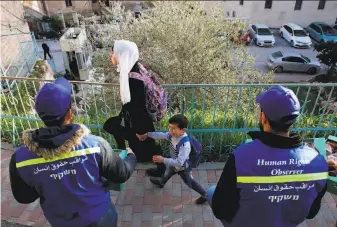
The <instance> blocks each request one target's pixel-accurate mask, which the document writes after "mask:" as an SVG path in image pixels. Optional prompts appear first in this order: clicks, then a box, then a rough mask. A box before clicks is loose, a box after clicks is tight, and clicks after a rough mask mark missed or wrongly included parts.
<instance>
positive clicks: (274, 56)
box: [271, 51, 283, 58]
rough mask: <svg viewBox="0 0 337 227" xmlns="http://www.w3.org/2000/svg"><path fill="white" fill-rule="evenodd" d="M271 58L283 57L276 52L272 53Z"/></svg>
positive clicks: (280, 53)
mask: <svg viewBox="0 0 337 227" xmlns="http://www.w3.org/2000/svg"><path fill="white" fill-rule="evenodd" d="M271 56H273V58H280V57H283V54H282V52H281V51H277V52H275V53H273V54H272V55H271Z"/></svg>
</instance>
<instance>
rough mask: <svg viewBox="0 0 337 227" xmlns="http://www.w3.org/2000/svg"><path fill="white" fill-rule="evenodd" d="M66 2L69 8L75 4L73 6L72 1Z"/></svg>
mask: <svg viewBox="0 0 337 227" xmlns="http://www.w3.org/2000/svg"><path fill="white" fill-rule="evenodd" d="M65 2H66V6H67V7H70V6H73V4H71V0H65Z"/></svg>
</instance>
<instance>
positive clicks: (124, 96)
mask: <svg viewBox="0 0 337 227" xmlns="http://www.w3.org/2000/svg"><path fill="white" fill-rule="evenodd" d="M110 57H111V61H112V63H113V64H114V65H117V67H118V69H117V70H118V71H119V84H120V99H121V102H122V104H123V106H122V110H121V113H120V114H119V116H117V117H112V118H110V119H108V120H107V121H106V122H105V124H104V127H103V128H104V130H106V131H107V132H109V133H110V134H112V135H113V136H114V138H115V140H116V143H117V147H118V148H119V149H125V140H127V141H128V143H129V146H130V148H131V149H132V150H133V152H134V153H135V155H136V157H137V161H138V162H151V161H152V156H153V155H161V154H162V150H161V148H160V146H159V145H158V146H157V145H156V143H155V141H154V140H152V139H148V140H146V141H144V142H142V141H139V140H138V138H137V137H136V133H137V134H144V133H147V132H152V131H154V130H155V128H154V125H153V122H152V118H151V116H150V114H149V113H148V111H147V109H146V106H145V104H146V90H145V89H146V87H145V85H144V82H143V81H142V80H138V79H135V78H129V74H130V72H133V73H141V71H142V70H141V69H140V68H142V65H141V64H139V63H138V60H139V51H138V48H137V45H136V44H135V43H133V42H130V41H126V40H116V41H115V43H114V46H113V47H112V52H111V54H110ZM165 170H166V166H165V165H164V164H158V165H157V168H152V169H148V170H147V171H146V172H147V174H148V175H150V176H154V177H160V176H162V175H163V174H164V172H165Z"/></svg>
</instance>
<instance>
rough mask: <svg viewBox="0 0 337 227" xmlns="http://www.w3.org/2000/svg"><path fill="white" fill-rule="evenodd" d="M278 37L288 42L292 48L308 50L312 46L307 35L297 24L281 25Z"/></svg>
mask: <svg viewBox="0 0 337 227" xmlns="http://www.w3.org/2000/svg"><path fill="white" fill-rule="evenodd" d="M280 36H281V38H284V39H285V40H286V41H287V42H289V43H290V46H292V47H299V48H310V47H311V46H312V42H311V39H310V37H309V34H308V33H307V32H306V31H305V30H304V29H303V28H301V27H300V26H298V25H297V24H293V23H288V24H285V25H283V26H282V27H281V29H280Z"/></svg>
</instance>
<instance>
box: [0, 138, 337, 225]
mask: <svg viewBox="0 0 337 227" xmlns="http://www.w3.org/2000/svg"><path fill="white" fill-rule="evenodd" d="M12 154H13V148H12V147H11V145H8V144H5V143H2V144H1V220H5V221H9V222H13V223H18V224H26V225H29V226H39V227H40V226H50V224H49V223H48V222H47V221H46V219H45V218H44V216H43V213H42V210H41V207H40V205H39V201H35V202H34V203H31V204H28V205H24V204H19V203H17V202H16V201H15V200H14V199H13V196H12V192H11V188H10V184H9V177H8V164H9V160H10V157H11V155H12ZM222 166H223V164H204V165H201V166H200V167H201V168H200V169H198V170H195V171H193V176H194V177H195V178H196V179H197V180H198V181H199V182H200V183H201V184H202V185H203V186H204V187H208V186H211V185H214V184H215V183H216V182H217V180H218V179H219V177H220V175H221V172H222V171H221V168H222ZM196 198H198V195H197V193H195V192H194V191H191V190H190V189H189V188H188V187H187V186H186V185H185V184H184V183H182V182H181V179H180V178H179V177H178V176H174V177H173V178H172V179H171V180H170V181H169V182H168V183H167V184H166V185H165V187H164V188H163V189H158V188H155V187H153V185H152V184H151V182H150V181H149V180H148V177H147V176H145V170H144V166H139V168H138V169H137V171H135V172H134V173H133V175H132V177H131V178H130V179H129V181H128V182H127V183H126V185H125V188H124V190H123V191H122V192H121V193H117V192H112V194H111V199H112V201H113V202H114V203H115V204H116V207H117V210H118V214H119V220H120V224H119V226H121V227H122V226H123V227H126V226H132V227H146V226H153V227H159V226H165V227H169V226H184V227H185V226H186V227H187V226H195V227H199V226H200V227H208V226H209V227H211V226H214V227H217V226H219V227H220V226H222V225H221V224H220V222H219V221H218V220H217V219H216V218H214V216H213V214H212V211H211V209H210V207H209V206H208V205H203V206H197V205H195V203H194V202H195V200H196ZM336 202H337V196H334V195H331V194H326V195H325V197H324V199H323V201H322V207H321V210H320V212H319V214H318V215H317V216H316V217H315V219H313V220H307V221H306V222H304V223H302V224H301V225H300V227H335V224H336V220H337V208H336ZM4 226H15V225H4Z"/></svg>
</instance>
